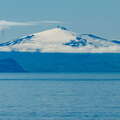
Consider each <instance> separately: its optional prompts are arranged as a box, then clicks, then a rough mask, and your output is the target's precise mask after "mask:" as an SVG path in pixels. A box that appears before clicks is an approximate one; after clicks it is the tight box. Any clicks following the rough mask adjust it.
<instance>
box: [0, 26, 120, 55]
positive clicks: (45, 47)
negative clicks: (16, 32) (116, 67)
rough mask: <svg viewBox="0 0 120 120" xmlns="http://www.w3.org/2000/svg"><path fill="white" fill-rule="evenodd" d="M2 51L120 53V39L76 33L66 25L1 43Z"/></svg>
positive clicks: (0, 49) (0, 48)
mask: <svg viewBox="0 0 120 120" xmlns="http://www.w3.org/2000/svg"><path fill="white" fill-rule="evenodd" d="M0 51H4V52H5V51H6V52H13V51H15V52H42V53H45V52H53V53H120V41H119V40H109V39H105V38H103V37H99V36H97V35H95V34H76V33H74V32H71V31H69V30H68V29H67V28H65V27H61V26H58V27H56V28H53V29H49V30H45V31H42V32H38V33H34V34H30V35H28V36H23V37H21V38H18V39H16V40H13V41H8V42H5V43H0Z"/></svg>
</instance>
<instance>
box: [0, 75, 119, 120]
mask: <svg viewBox="0 0 120 120" xmlns="http://www.w3.org/2000/svg"><path fill="white" fill-rule="evenodd" d="M0 120H120V74H119V73H117V74H102V73H101V74H67V75H66V74H52V75H51V74H37V73H36V74H35V73H34V74H7V73H6V74H0Z"/></svg>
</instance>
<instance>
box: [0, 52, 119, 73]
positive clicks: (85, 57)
mask: <svg viewBox="0 0 120 120" xmlns="http://www.w3.org/2000/svg"><path fill="white" fill-rule="evenodd" d="M6 59H7V64H8V66H11V67H9V68H8V69H9V70H8V71H5V70H4V71H2V68H4V66H2V67H1V71H0V72H12V71H13V72H28V73H31V72H34V73H35V72H37V73H94V72H95V73H101V72H103V73H104V72H106V73H109V72H115V73H117V72H118V73H119V72H120V53H39V52H0V62H1V64H0V65H3V64H2V62H4V60H6ZM9 59H10V60H11V61H12V62H13V61H15V62H16V68H15V67H14V68H13V67H12V65H14V64H13V63H12V64H11V61H9ZM5 64H6V63H5V62H4V65H5ZM18 66H19V69H18ZM20 68H21V69H20ZM11 69H12V71H11ZM16 69H17V70H18V71H16ZM22 69H23V71H22ZM6 70H7V69H6ZM19 70H20V71H19Z"/></svg>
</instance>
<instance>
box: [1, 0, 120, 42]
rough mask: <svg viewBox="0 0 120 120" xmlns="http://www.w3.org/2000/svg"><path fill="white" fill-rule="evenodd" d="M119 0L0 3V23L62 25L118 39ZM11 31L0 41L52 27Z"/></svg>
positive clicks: (45, 0)
mask: <svg viewBox="0 0 120 120" xmlns="http://www.w3.org/2000/svg"><path fill="white" fill-rule="evenodd" d="M119 5H120V0H0V20H7V21H17V22H27V21H44V20H48V21H62V22H64V26H66V27H68V28H69V29H71V30H72V31H75V32H78V33H94V34H97V35H100V36H103V37H107V38H109V39H120V14H119V12H120V7H119ZM56 25H57V24H54V25H48V24H46V25H45V24H44V25H42V24H40V25H37V26H29V27H28V26H21V27H12V28H9V29H8V30H6V31H5V35H4V36H2V37H1V35H0V41H3V40H4V41H7V40H9V39H15V38H16V37H19V36H21V35H24V34H27V33H28V34H29V33H34V32H39V31H41V30H44V29H48V28H52V27H54V26H56Z"/></svg>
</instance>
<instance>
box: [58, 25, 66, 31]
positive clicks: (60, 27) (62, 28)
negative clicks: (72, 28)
mask: <svg viewBox="0 0 120 120" xmlns="http://www.w3.org/2000/svg"><path fill="white" fill-rule="evenodd" d="M57 28H59V29H61V30H68V29H67V28H66V27H64V26H59V25H58V26H57Z"/></svg>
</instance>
